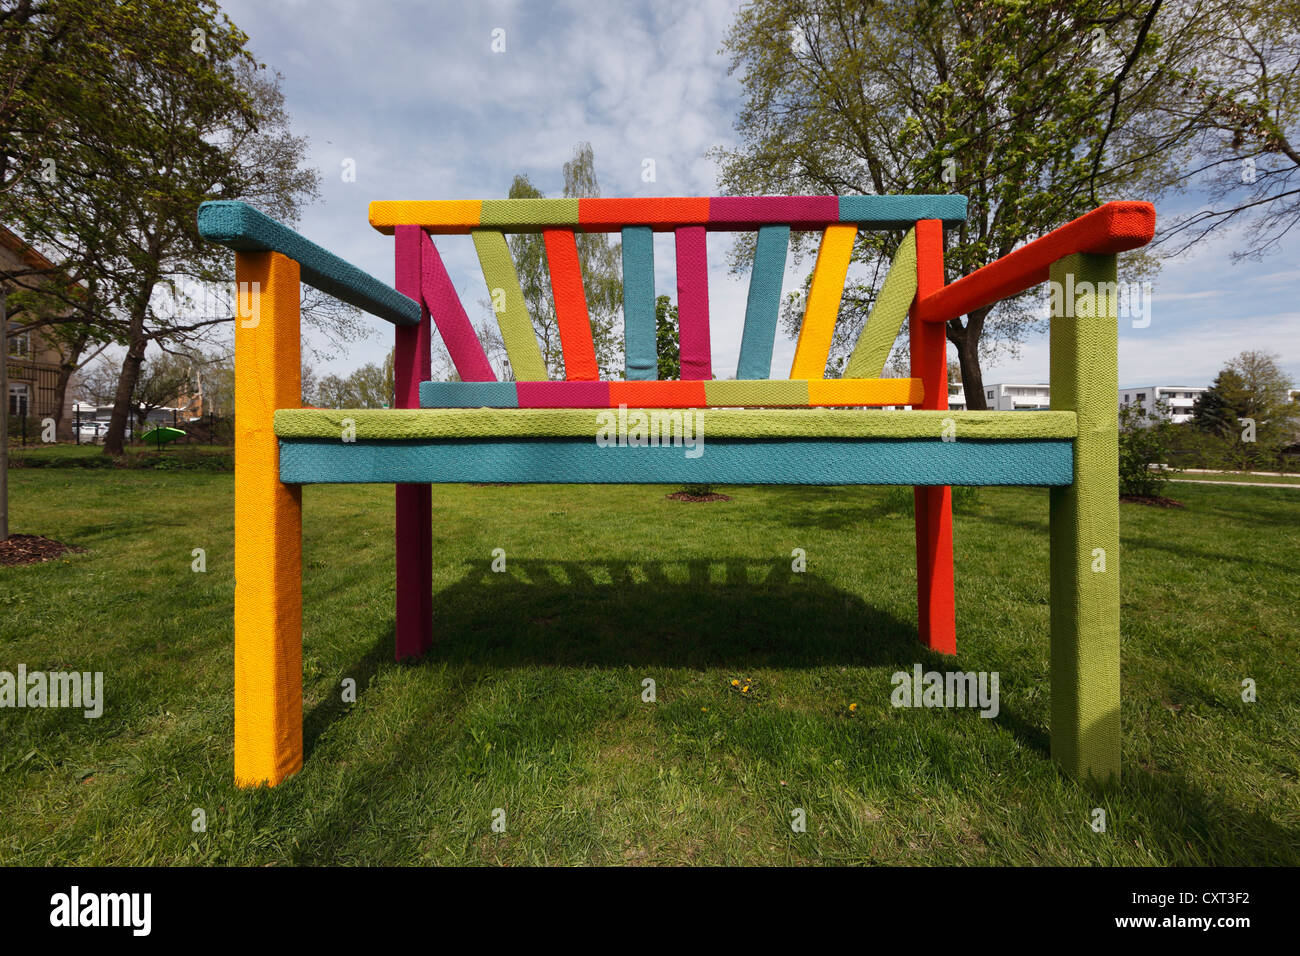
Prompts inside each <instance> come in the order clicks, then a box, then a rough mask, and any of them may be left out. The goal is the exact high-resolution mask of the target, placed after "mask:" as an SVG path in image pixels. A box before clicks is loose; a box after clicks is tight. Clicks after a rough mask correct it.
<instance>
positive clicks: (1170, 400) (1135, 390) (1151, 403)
mask: <svg viewBox="0 0 1300 956" xmlns="http://www.w3.org/2000/svg"><path fill="white" fill-rule="evenodd" d="M1207 391H1209V389H1207V388H1204V387H1202V386H1200V385H1136V386H1131V387H1129V388H1121V389H1120V390H1119V403H1120V405H1140V406H1142V408H1143V409H1144V410H1145V411H1146V412H1147V414H1149V415H1154V414H1155V413H1156V403H1157V402H1160V403H1163V404H1164V405H1166V406H1167V407H1168V409H1169V418H1170V420H1171V421H1172V422H1173V423H1174V424H1175V425H1181V424H1183V423H1184V422H1190V421H1191V420H1192V406H1193V405H1195V404H1196V400H1197V399H1198V398H1200V397H1201V395H1203V394H1204V393H1205V392H1207Z"/></svg>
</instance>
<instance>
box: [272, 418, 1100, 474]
mask: <svg viewBox="0 0 1300 956" xmlns="http://www.w3.org/2000/svg"><path fill="white" fill-rule="evenodd" d="M639 412H640V413H644V414H645V415H646V416H647V418H650V417H651V416H657V419H656V420H657V422H658V423H659V424H660V425H665V428H664V431H665V433H667V430H668V429H667V427H666V423H667V422H669V421H674V419H671V418H669V417H668V416H678V417H679V418H680V417H681V416H683V415H684V414H685V415H687V416H690V417H687V418H686V419H685V429H684V432H685V435H686V438H687V443H686V444H685V445H683V444H682V443H681V441H680V440H677V441H675V442H670V441H669V439H668V437H667V435H666V434H665V435H664V436H662V437H661V439H660V440H659V443H658V444H653V443H652V444H650V445H647V446H638V445H631V446H629V445H628V444H627V443H626V438H627V435H628V431H629V429H628V422H629V421H630V422H632V423H633V431H634V425H635V422H636V421H637V420H638V419H637V418H636V416H637V414H638V413H639ZM602 416H603V417H602ZM621 416H626V417H621ZM697 417H698V423H697V421H696V418H697ZM602 428H605V429H606V431H605V436H606V440H605V441H604V442H603V443H599V442H598V441H597V435H598V433H599V432H600V431H601V429H602ZM697 428H698V431H697V430H696V429H697ZM275 433H276V436H277V437H278V438H279V441H280V480H281V481H283V482H285V483H286V484H320V483H368V482H394V483H411V484H417V483H447V482H510V483H516V482H518V483H553V484H586V483H594V484H597V483H616V484H659V483H677V482H681V483H711V484H808V485H853V484H884V485H1040V486H1041V485H1068V484H1070V482H1071V481H1072V480H1073V472H1074V451H1073V439H1074V438H1075V437H1076V435H1077V420H1076V417H1075V414H1074V413H1073V412H1064V411H1060V412H1054V411H1036V412H950V411H884V410H880V409H821V408H809V409H744V408H708V409H704V410H687V411H686V412H685V413H683V412H682V411H681V410H677V409H674V410H667V409H629V410H626V412H624V411H623V410H618V409H487V408H475V409H329V410H324V409H322V410H316V409H282V410H279V411H277V412H276V413H275ZM620 435H621V436H622V440H621V441H620V438H619V436H620ZM697 435H698V436H699V437H700V438H702V441H700V442H699V443H698V444H696V443H694V442H692V441H691V439H692V438H694V437H696V436H697ZM945 435H946V436H948V437H947V438H945ZM345 436H346V437H347V438H348V439H349V440H344V437H345ZM611 437H612V439H613V441H612V442H611V441H610V440H609V439H610V438H611Z"/></svg>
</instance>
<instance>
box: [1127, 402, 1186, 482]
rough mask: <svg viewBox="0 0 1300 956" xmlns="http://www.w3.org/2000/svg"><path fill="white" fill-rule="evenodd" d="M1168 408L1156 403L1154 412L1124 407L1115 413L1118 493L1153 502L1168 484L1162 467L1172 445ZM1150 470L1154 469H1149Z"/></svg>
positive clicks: (1138, 405) (1135, 405) (1134, 405)
mask: <svg viewBox="0 0 1300 956" xmlns="http://www.w3.org/2000/svg"><path fill="white" fill-rule="evenodd" d="M1173 427H1174V426H1173V422H1172V421H1170V418H1169V408H1168V406H1167V405H1165V404H1164V403H1157V405H1156V409H1155V411H1154V412H1149V411H1147V410H1146V408H1145V406H1143V405H1140V404H1136V403H1128V404H1125V405H1121V406H1120V409H1119V493H1120V495H1121V496H1125V495H1127V496H1133V497H1139V498H1155V497H1158V496H1159V495H1160V492H1161V491H1162V490H1164V487H1165V483H1166V482H1168V481H1169V475H1168V474H1167V472H1166V470H1165V468H1164V465H1165V464H1166V462H1167V461H1168V460H1169V451H1170V448H1171V447H1172V445H1173ZM1153 466H1154V467H1153Z"/></svg>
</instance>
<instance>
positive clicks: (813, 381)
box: [370, 195, 966, 407]
mask: <svg viewBox="0 0 1300 956" xmlns="http://www.w3.org/2000/svg"><path fill="white" fill-rule="evenodd" d="M965 216H966V198H965V197H964V196H951V195H936V196H842V197H839V196H762V197H755V198H743V197H730V196H722V197H688V198H671V199H603V198H595V199H503V200H432V201H419V202H404V201H381V202H373V203H371V205H370V222H371V224H372V225H373V226H374V227H375V228H376V229H378V230H380V231H381V232H384V233H391V234H393V235H394V236H395V237H396V246H397V277H398V278H397V287H398V289H399V290H400V291H403V292H405V293H406V294H407V295H410V296H412V297H413V298H416V299H418V300H419V301H421V303H422V305H423V306H425V307H426V308H428V310H429V312H430V315H431V317H432V319H433V323H434V324H435V325H436V327H437V328H438V331H439V334H440V335H441V337H442V340H443V342H444V344H445V345H446V347H447V351H448V353H449V355H450V357H451V360H452V363H453V364H454V365H455V368H456V372H457V375H458V377H459V378H460V379H461V381H460V382H458V383H433V384H432V385H431V386H425V387H422V388H421V390H420V397H421V403H422V404H423V405H425V406H426V407H429V406H446V405H449V406H464V405H471V406H482V405H488V406H506V407H556V406H572V405H581V406H588V407H589V406H592V405H595V406H604V405H619V404H629V405H630V404H637V405H643V406H649V407H658V406H665V407H678V406H687V407H691V406H695V407H703V406H708V405H778V406H807V405H892V404H919V403H920V402H921V400H922V396H923V388H922V384H921V381H920V380H919V379H916V378H911V379H881V378H880V376H881V374H882V372H883V370H884V366H885V362H886V360H887V359H888V357H889V352H890V349H891V348H892V346H893V344H894V341H895V339H896V338H897V336H898V333H899V330H900V329H901V327H902V324H903V321H904V319H905V318H906V316H907V313H908V309H909V308H910V307H911V305H912V303H913V300H914V298H915V295H916V291H917V270H918V252H917V242H916V227H917V224H918V223H922V222H925V223H932V224H933V225H934V227H935V232H936V233H937V232H939V230H940V229H941V225H942V224H955V223H958V222H961V221H962V220H964V219H965ZM864 229H876V230H885V229H890V230H900V231H905V232H906V235H905V236H904V237H903V239H902V241H901V243H900V244H899V247H898V251H897V254H896V255H895V258H894V261H893V264H892V265H891V268H890V270H889V272H888V274H887V277H886V279H885V282H884V284H883V286H882V288H881V290H880V293H879V294H878V296H877V298H876V302H875V304H874V306H873V308H872V310H871V313H870V315H869V316H868V319H867V322H866V324H865V325H864V327H863V330H862V332H861V334H860V335H859V338H858V340H857V343H856V345H855V347H854V349H853V352H852V356H851V359H850V361H849V364H848V366H847V367H846V370H845V376H844V377H843V378H837V379H830V380H828V379H827V378H826V371H827V360H828V356H829V353H830V349H831V344H832V341H833V337H834V332H835V324H836V320H837V317H838V314H839V308H840V302H841V299H842V296H843V292H844V284H845V279H846V276H847V271H848V267H849V263H850V261H851V259H852V256H853V247H854V242H855V240H856V238H857V234H858V232H859V230H864ZM792 230H794V231H819V232H821V244H820V248H819V251H818V255H817V260H816V263H815V265H814V267H813V274H812V283H811V286H810V289H809V292H808V296H807V302H806V305H805V309H804V315H803V319H802V322H801V326H800V332H799V337H798V343H797V345H796V349H795V357H794V362H793V365H792V368H791V372H790V379H789V380H786V381H776V380H773V379H772V377H771V362H772V351H773V345H774V342H775V337H776V331H777V321H778V317H779V313H780V307H781V285H782V278H783V276H784V272H785V264H786V257H787V254H788V249H789V242H790V233H791V231H792ZM580 232H587V233H591V232H619V233H620V234H621V240H622V243H621V247H622V265H623V271H622V279H623V323H624V345H625V356H626V359H625V368H624V380H623V381H621V382H613V383H605V382H600V380H599V370H598V367H597V362H596V354H595V346H594V342H593V337H592V329H591V323H590V318H589V315H588V311H587V303H586V298H585V294H584V291H583V277H582V273H581V266H580V260H579V256H578V250H577V236H578V234H579V233H580ZM654 232H672V233H673V236H674V240H675V245H676V266H677V309H678V330H679V331H678V342H679V348H680V368H681V379H680V381H674V382H671V383H669V382H657V381H656V380H657V378H658V357H657V354H656V328H655V284H654V245H653V233H654ZM708 232H754V233H756V237H755V244H754V261H753V269H752V272H751V276H750V286H749V296H748V299H747V303H746V311H745V321H744V332H743V335H742V340H741V344H740V359H739V363H738V367H737V374H736V380H735V381H725V382H724V381H714V380H713V376H714V370H713V367H712V358H711V345H712V336H711V325H710V311H709V289H708V261H707V253H706V244H705V236H706V234H707V233H708ZM511 233H540V234H541V238H542V240H543V243H544V246H545V253H546V262H547V267H548V270H549V275H550V284H551V290H552V296H553V302H554V308H555V316H556V324H557V326H558V329H559V336H560V347H561V352H562V355H563V360H564V372H565V380H564V383H559V382H547V377H548V376H547V369H546V365H545V363H544V361H543V356H542V352H541V349H540V347H539V345H538V342H537V337H536V334H535V332H534V328H533V323H532V318H531V317H530V316H529V314H528V311H527V308H526V304H525V299H524V295H523V291H522V287H521V283H520V280H519V275H518V272H517V271H516V268H515V264H514V262H513V260H512V257H511V254H510V248H509V245H508V243H507V241H506V236H507V235H508V234H511ZM431 235H436V236H448V235H468V236H470V237H471V239H472V241H473V243H474V248H475V251H476V252H477V254H478V259H479V263H480V265H481V267H482V270H483V278H484V280H485V282H486V283H487V288H488V291H489V294H490V295H491V298H492V301H493V309H494V312H495V313H496V317H497V320H498V323H499V326H500V331H501V337H502V341H503V342H504V344H505V348H506V353H507V356H508V361H509V363H510V371H511V373H512V376H513V378H514V380H515V381H514V382H513V383H503V382H498V381H497V376H496V373H495V371H494V370H493V368H492V365H491V363H490V362H489V361H488V358H487V355H486V353H485V352H484V349H483V346H482V344H481V343H480V342H479V339H478V336H477V335H476V333H475V331H474V329H473V326H472V324H471V322H470V320H469V317H468V315H467V314H466V312H465V309H464V306H463V305H462V304H461V302H460V299H459V297H458V296H457V294H456V291H455V288H454V287H453V285H452V282H451V279H450V277H449V276H448V274H447V270H446V268H445V266H444V264H443V261H442V257H441V255H440V254H439V252H438V249H437V247H436V245H435V243H434V242H433V240H432V239H431V238H430V236H431ZM938 254H939V255H940V256H941V255H942V252H941V249H940V250H938ZM939 267H940V269H941V268H942V265H941V262H940V263H939ZM470 383H475V384H470ZM651 383H654V384H651ZM705 383H707V384H705Z"/></svg>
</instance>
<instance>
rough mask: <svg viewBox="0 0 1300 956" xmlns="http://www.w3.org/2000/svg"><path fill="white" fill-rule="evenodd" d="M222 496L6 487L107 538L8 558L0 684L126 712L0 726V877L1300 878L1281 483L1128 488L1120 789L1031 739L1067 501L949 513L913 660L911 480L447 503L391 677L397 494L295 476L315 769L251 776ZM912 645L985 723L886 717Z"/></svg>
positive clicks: (1044, 718) (196, 482)
mask: <svg viewBox="0 0 1300 956" xmlns="http://www.w3.org/2000/svg"><path fill="white" fill-rule="evenodd" d="M232 483H233V478H232V476H231V475H229V474H215V473H205V472H193V473H189V472H186V473H181V472H171V473H169V472H166V471H149V470H113V471H100V470H90V471H87V470H82V469H48V468H25V469H14V470H13V471H12V472H11V475H10V491H11V496H12V501H13V527H12V530H13V531H14V532H17V533H39V534H44V535H48V536H50V537H52V538H56V539H59V540H61V541H64V542H68V543H73V544H77V545H80V546H82V547H84V548H87V549H88V551H87V552H86V553H85V554H74V555H68V556H66V557H65V558H63V559H60V560H58V561H55V562H51V563H48V564H44V565H35V566H29V567H23V568H9V569H3V568H0V648H3V652H2V654H0V670H10V671H13V670H16V668H17V665H18V664H19V663H24V664H26V665H27V667H28V669H29V670H47V671H53V670H66V669H77V670H91V671H96V670H102V671H103V672H104V674H105V677H104V680H105V690H106V696H107V705H106V708H105V712H104V715H103V716H102V717H101V718H99V719H98V720H87V719H84V718H83V717H82V716H81V714H80V712H79V711H76V712H73V711H67V710H62V711H60V710H39V711H37V710H21V711H20V710H12V709H4V710H0V863H4V864H35V865H45V864H67V863H87V864H90V863H94V864H181V863H184V864H214V863H217V864H267V863H277V864H306V863H357V864H360V863H511V864H527V863H614V864H617V863H737V864H768V863H794V864H798V863H896V864H916V863H919V864H1207V863H1208V864H1229V863H1235V864H1263V863H1270V864H1288V865H1296V864H1298V863H1300V790H1298V788H1297V773H1298V772H1300V730H1298V728H1300V689H1297V682H1296V661H1297V659H1300V618H1298V616H1297V603H1296V567H1297V565H1298V564H1300V495H1296V494H1295V493H1294V492H1292V491H1290V490H1288V489H1269V488H1258V489H1257V488H1242V487H1226V486H1225V487H1213V486H1206V485H1177V486H1173V490H1172V491H1171V492H1170V493H1171V494H1173V495H1175V496H1176V497H1178V498H1179V499H1180V500H1182V501H1184V502H1185V503H1186V504H1187V508H1186V510H1166V509H1159V508H1148V507H1143V506H1140V505H1129V504H1125V505H1123V506H1122V508H1121V515H1122V527H1123V542H1124V554H1123V582H1124V591H1123V595H1124V610H1123V613H1124V638H1123V641H1124V644H1123V668H1124V684H1123V686H1124V704H1123V727H1124V760H1125V770H1124V776H1123V779H1122V781H1121V782H1120V783H1119V784H1118V785H1114V786H1111V787H1099V786H1096V785H1092V784H1081V783H1078V782H1075V781H1073V780H1070V779H1068V778H1066V777H1064V776H1062V775H1061V774H1060V773H1059V772H1058V770H1057V769H1056V767H1055V766H1054V765H1053V764H1052V763H1051V762H1050V761H1049V760H1048V759H1047V754H1046V751H1047V724H1048V712H1049V711H1048V677H1047V656H1048V647H1047V632H1048V601H1047V595H1048V577H1047V570H1048V569H1047V493H1046V492H1045V491H1039V490H1021V489H982V490H980V491H979V492H978V493H977V495H976V496H974V497H973V498H972V497H969V496H964V497H963V498H962V499H961V504H960V505H959V508H958V514H957V522H956V548H957V567H958V578H957V591H958V594H957V606H958V621H957V625H958V649H959V654H958V656H957V657H956V658H955V659H953V660H951V661H948V662H944V661H942V660H941V659H938V658H935V657H932V656H930V655H929V654H928V653H927V652H925V651H924V650H923V649H921V648H920V646H919V645H918V644H917V642H916V629H915V623H914V617H915V610H914V605H915V596H914V589H915V565H914V556H913V539H912V523H911V517H910V491H903V490H899V489H887V488H864V489H843V488H775V489H768V488H749V487H745V488H729V489H725V490H726V491H727V492H728V493H729V494H731V495H732V496H733V500H731V501H729V502H721V503H718V502H715V503H708V504H700V503H683V502H677V501H669V500H667V499H666V498H665V494H666V492H668V491H671V490H673V489H671V488H663V487H627V486H615V487H592V486H574V487H541V488H538V487H526V486H517V487H466V486H447V487H440V488H435V489H434V507H435V521H434V524H435V527H434V536H435V539H434V544H433V547H434V554H435V575H436V576H435V580H434V590H435V614H436V624H435V626H436V636H437V639H438V641H439V643H438V644H437V646H436V648H435V649H434V651H433V652H432V653H431V654H430V655H428V656H427V657H426V658H425V659H424V660H423V661H421V662H419V663H417V664H413V665H402V666H399V665H397V664H395V663H394V662H393V660H392V644H393V634H392V632H393V594H392V579H393V554H392V521H393V517H392V514H393V512H392V496H393V491H392V488H391V487H390V486H351V487H318V486H313V487H308V488H306V489H305V491H304V495H303V497H304V502H305V506H306V508H305V515H306V516H305V532H304V533H305V556H304V560H305V573H304V576H305V584H304V588H305V614H304V630H305V648H304V671H305V673H304V693H305V738H306V750H307V759H306V765H305V768H304V770H303V772H302V773H301V774H299V775H298V776H297V777H295V778H293V779H291V780H290V781H288V782H286V783H285V784H284V785H282V786H280V787H278V788H276V789H274V790H269V791H267V790H263V791H252V792H246V791H239V790H237V789H235V788H234V786H233V785H232V782H231V780H232V772H233V767H232V743H231V736H232V722H233V718H232V702H231V697H232V672H231V668H232V663H231V660H232V653H231V652H232V647H231V601H232V587H233V582H232V577H231V560H232V556H231V544H232V531H231V526H232V515H231V510H232V500H233V494H232ZM194 548H204V549H205V550H206V556H207V571H206V573H203V574H197V573H194V572H193V571H192V570H191V561H192V560H193V558H192V556H191V552H192V549H194ZM494 548H503V549H505V552H506V561H507V565H506V571H505V573H493V572H492V571H491V570H490V563H491V560H492V551H493V549H494ZM794 548H803V549H805V550H806V552H807V562H808V567H807V572H806V573H803V574H795V573H792V571H791V551H792V549H794ZM918 662H919V663H921V664H923V665H924V666H925V668H926V669H932V668H934V669H945V668H946V669H954V670H975V671H998V672H999V673H1000V675H1001V679H1000V687H1001V712H1000V713H999V715H998V716H997V717H996V718H995V719H984V718H981V717H980V716H979V715H978V713H977V712H976V711H975V710H969V709H967V710H955V711H944V710H911V709H906V710H904V709H894V708H893V707H891V705H890V694H891V691H892V689H893V687H892V685H891V681H890V676H891V675H892V674H893V673H894V672H896V671H900V670H901V671H910V670H911V668H912V666H913V664H914V663H918ZM349 677H350V678H354V679H355V680H356V683H357V687H358V699H357V702H356V703H355V704H344V703H342V701H341V693H340V691H341V683H342V681H343V680H344V679H345V678H349ZM645 678H652V679H653V680H654V681H655V682H656V687H657V698H658V700H657V703H653V704H651V703H643V702H642V699H641V695H642V681H643V680H644V679H645ZM1246 678H1250V679H1253V680H1254V681H1255V682H1256V684H1257V687H1258V700H1257V701H1256V702H1255V703H1245V702H1243V700H1242V697H1241V687H1242V681H1243V680H1244V679H1246ZM733 681H742V682H743V683H742V684H741V685H740V686H745V685H748V686H749V687H750V691H749V692H748V693H746V694H742V693H740V692H739V690H738V688H737V687H733V684H732V682H733ZM853 704H856V705H857V707H856V709H855V710H851V709H850V708H851V705H853ZM1096 807H1101V808H1104V809H1105V810H1106V819H1107V824H1108V825H1107V828H1106V831H1105V832H1104V833H1097V832H1094V830H1093V829H1092V827H1091V826H1090V824H1091V822H1092V819H1093V817H1092V811H1093V808H1096ZM497 808H500V809H502V810H504V812H505V822H506V831H505V832H504V833H496V832H493V829H492V820H493V812H494V810H495V809H497ZM795 808H802V809H803V810H804V811H805V812H806V814H807V832H805V833H794V832H792V831H791V828H790V826H789V823H790V819H791V816H790V814H791V811H792V810H794V809H795ZM196 809H203V810H204V811H205V813H206V817H207V830H206V832H204V833H195V832H193V831H192V828H191V822H192V820H193V813H194V811H195V810H196Z"/></svg>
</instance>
